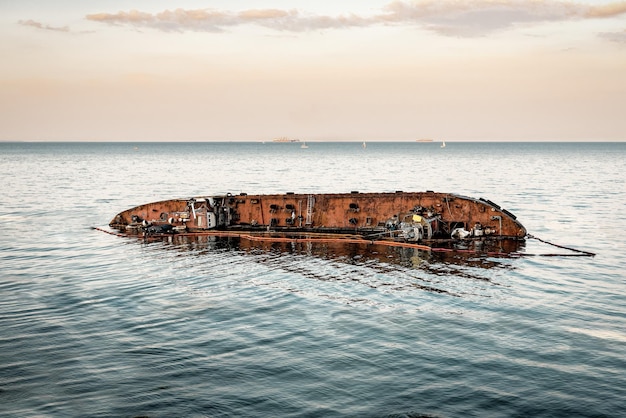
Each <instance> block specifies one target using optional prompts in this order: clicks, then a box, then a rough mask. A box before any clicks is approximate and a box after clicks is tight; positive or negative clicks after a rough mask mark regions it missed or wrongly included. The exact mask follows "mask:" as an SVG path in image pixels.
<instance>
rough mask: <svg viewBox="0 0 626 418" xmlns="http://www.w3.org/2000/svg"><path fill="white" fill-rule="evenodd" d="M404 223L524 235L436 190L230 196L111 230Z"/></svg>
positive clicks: (486, 206)
mask: <svg viewBox="0 0 626 418" xmlns="http://www.w3.org/2000/svg"><path fill="white" fill-rule="evenodd" d="M403 220H405V221H406V222H407V223H408V224H410V225H412V226H415V227H419V228H422V227H423V228H424V230H425V231H426V229H427V228H431V230H432V236H428V238H433V239H446V238H448V239H449V238H451V233H452V230H453V229H455V228H460V229H465V230H466V231H472V229H473V228H475V227H476V225H478V226H479V227H480V229H479V230H478V231H479V232H480V234H484V235H485V236H492V237H498V238H515V239H522V238H524V237H525V236H526V229H525V228H524V227H523V226H522V224H521V223H519V222H518V221H517V220H516V219H515V217H514V215H512V214H511V213H510V212H508V211H506V210H503V209H501V208H500V207H499V206H497V205H496V204H494V203H492V202H490V201H488V200H482V199H475V198H469V197H464V196H459V195H455V194H448V193H435V192H395V193H358V192H351V193H340V194H295V193H287V194H273V195H247V194H240V195H231V194H227V195H220V196H206V197H196V198H190V199H173V200H165V201H161V202H154V203H149V204H144V205H140V206H137V207H135V208H132V209H128V210H126V211H123V212H121V213H119V214H118V215H116V216H115V217H114V218H113V219H112V220H111V223H110V226H111V227H114V228H116V229H120V230H128V229H132V228H139V229H141V228H142V227H143V228H146V227H150V226H151V227H155V226H160V225H161V226H167V225H170V226H168V228H171V230H172V231H176V230H182V229H184V230H185V231H202V230H208V229H212V228H217V229H227V230H228V229H233V230H239V231H242V230H252V231H260V230H269V229H272V230H278V231H312V232H331V233H332V232H336V233H355V234H361V235H368V234H375V233H377V232H380V233H389V236H390V237H391V236H393V233H394V230H395V229H396V228H400V227H401V226H403V225H405V224H401V222H402V221H403ZM168 230H170V229H168ZM477 233H478V232H477ZM424 234H425V235H426V232H424Z"/></svg>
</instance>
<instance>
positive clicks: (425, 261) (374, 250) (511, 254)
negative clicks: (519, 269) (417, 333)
mask: <svg viewBox="0 0 626 418" xmlns="http://www.w3.org/2000/svg"><path fill="white" fill-rule="evenodd" d="M143 239H144V240H149V241H151V242H155V241H163V242H164V243H168V244H172V245H175V246H176V247H177V248H180V249H189V250H193V251H201V250H205V251H206V252H208V253H210V252H212V251H224V250H228V251H234V252H242V253H244V254H245V253H248V254H258V253H259V252H267V253H284V254H293V255H307V256H312V257H317V258H321V259H325V260H333V261H339V262H342V263H346V264H359V265H370V266H371V265H372V263H373V262H375V263H379V264H382V263H384V264H390V265H397V266H401V267H405V268H419V269H425V270H428V269H432V268H433V267H435V266H436V265H437V264H457V265H461V266H469V267H478V268H484V269H488V268H498V267H506V268H511V265H510V264H509V263H508V262H507V263H506V264H503V263H501V260H508V259H510V258H516V256H515V254H517V253H518V252H519V251H520V250H522V249H523V248H524V241H512V240H503V241H491V242H487V241H467V242H454V243H448V244H447V245H444V244H441V245H439V246H437V247H433V249H432V251H428V250H422V249H418V248H410V247H398V246H388V245H383V244H378V243H368V242H364V243H363V244H360V243H354V242H349V243H343V242H319V243H318V242H312V241H305V242H304V241H296V240H294V241H291V242H284V241H279V242H272V241H253V240H249V239H246V238H245V236H244V237H234V236H228V237H226V236H218V235H168V236H159V237H150V238H143Z"/></svg>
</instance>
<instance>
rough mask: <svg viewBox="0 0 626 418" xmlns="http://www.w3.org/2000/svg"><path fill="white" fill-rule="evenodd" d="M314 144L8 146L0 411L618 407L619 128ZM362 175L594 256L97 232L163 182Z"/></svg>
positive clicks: (172, 187) (316, 413)
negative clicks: (606, 135) (502, 139)
mask: <svg viewBox="0 0 626 418" xmlns="http://www.w3.org/2000/svg"><path fill="white" fill-rule="evenodd" d="M308 145H309V148H308V149H301V148H300V145H299V144H276V143H267V144H263V143H169V144H164V143H159V144H157V143H140V144H133V143H93V144H89V143H54V144H47V143H0V179H1V180H2V193H1V194H0V228H1V229H2V234H1V235H0V415H1V416H14V417H31V416H39V417H48V416H50V417H84V416H92V417H172V416H181V417H183V416H184V417H270V416H272V417H273V416H276V417H356V416H359V417H423V416H428V417H465V416H477V417H478V416H480V417H482V416H488V417H527V416H536V417H559V416H567V417H571V416H581V417H586V416H589V417H592V416H593V417H619V416H624V414H626V261H625V260H626V257H625V254H626V238H625V237H626V185H625V180H626V175H625V174H624V169H625V167H626V143H448V144H447V147H445V148H441V147H440V146H439V144H438V143H415V142H406V143H368V144H367V148H363V147H362V144H361V143H315V142H312V143H308ZM353 190H358V191H362V192H377V191H395V190H404V191H424V190H434V191H441V192H452V193H459V194H463V195H467V196H473V197H484V198H487V199H490V200H492V201H494V202H496V203H498V204H499V205H501V206H502V207H504V208H506V209H508V210H509V211H511V212H512V213H514V214H515V215H517V217H518V219H519V220H520V221H521V223H522V224H524V226H526V228H527V229H528V231H529V233H531V234H533V235H535V236H537V237H539V238H542V239H544V240H548V241H551V242H554V243H557V244H560V245H566V246H570V247H575V248H578V249H581V250H585V251H590V252H593V253H597V256H596V257H594V258H588V257H542V256H534V257H533V256H528V257H522V258H514V259H511V258H484V257H478V256H469V257H468V256H467V255H465V256H463V257H462V256H460V255H459V256H452V257H450V256H448V257H446V258H442V257H440V256H438V255H437V254H434V253H433V255H431V256H429V255H428V254H425V253H407V252H406V251H399V250H394V251H391V250H383V249H374V248H367V247H366V248H358V247H354V246H352V247H347V248H338V247H320V246H317V245H309V246H296V245H283V246H278V245H269V244H256V245H253V244H250V243H244V242H236V241H234V240H232V241H213V240H206V239H205V240H204V241H202V240H191V241H182V240H169V241H158V242H143V241H138V240H135V239H129V238H121V237H117V236H114V235H109V234H105V233H103V232H100V231H97V230H94V229H92V227H102V228H106V226H107V225H108V222H109V221H110V220H111V219H112V218H113V216H114V215H115V214H117V213H118V212H120V211H122V210H124V209H128V208H130V207H132V206H135V205H138V204H142V203H147V202H152V201H156V200H163V199H169V198H174V197H189V196H196V195H209V194H218V193H225V192H231V193H240V192H247V193H282V192H287V191H292V192H304V193H315V192H349V191H353ZM522 251H523V252H525V253H526V254H545V253H554V252H558V253H569V252H568V251H566V250H561V249H558V248H554V247H552V246H549V245H547V244H545V243H542V242H540V241H538V240H534V239H530V240H528V241H527V242H526V245H525V247H524V248H523V249H522Z"/></svg>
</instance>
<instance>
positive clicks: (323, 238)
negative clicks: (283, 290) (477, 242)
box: [92, 227, 596, 257]
mask: <svg viewBox="0 0 626 418" xmlns="http://www.w3.org/2000/svg"><path fill="white" fill-rule="evenodd" d="M92 229H94V230H97V231H100V232H104V233H106V234H110V235H115V236H118V237H130V236H132V235H129V234H124V233H120V232H112V231H107V230H106V229H103V228H99V227H92ZM166 236H171V235H169V234H155V235H144V236H143V238H144V239H146V238H150V237H153V238H161V237H166ZM174 236H183V237H193V236H216V237H232V238H243V239H246V240H249V241H260V242H290V243H299V242H316V243H330V242H335V243H347V244H368V245H385V246H388V247H402V248H415V249H418V250H422V251H431V252H441V253H467V254H482V255H486V256H497V257H594V256H595V255H596V254H595V253H592V252H589V251H583V250H578V249H576V248H571V247H565V246H563V245H558V244H554V243H552V242H549V241H546V240H543V239H541V238H538V237H535V236H534V235H530V234H527V235H526V237H527V238H529V239H536V240H538V241H541V242H543V243H545V244H549V245H552V246H554V247H558V248H563V249H566V250H569V251H573V252H575V253H576V254H556V253H547V254H529V253H520V252H510V253H507V252H501V251H487V252H484V251H477V250H469V249H455V248H441V247H430V246H428V245H422V244H414V243H410V242H402V241H387V240H370V239H364V238H361V237H355V236H353V235H341V236H340V237H332V238H331V237H328V236H327V234H320V235H318V236H315V237H313V236H308V237H273V236H263V235H252V234H249V233H248V234H246V233H243V232H226V231H203V232H182V233H177V234H175V235H174Z"/></svg>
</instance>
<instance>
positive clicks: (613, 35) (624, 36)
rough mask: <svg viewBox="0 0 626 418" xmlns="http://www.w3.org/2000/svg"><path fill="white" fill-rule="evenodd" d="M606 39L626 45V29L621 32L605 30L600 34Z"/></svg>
mask: <svg viewBox="0 0 626 418" xmlns="http://www.w3.org/2000/svg"><path fill="white" fill-rule="evenodd" d="M600 35H601V36H602V37H603V38H604V39H608V40H609V41H612V42H618V43H622V44H624V45H626V30H623V31H621V32H605V33H601V34H600Z"/></svg>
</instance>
